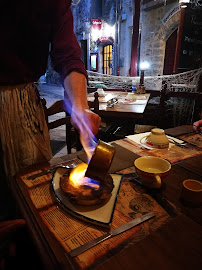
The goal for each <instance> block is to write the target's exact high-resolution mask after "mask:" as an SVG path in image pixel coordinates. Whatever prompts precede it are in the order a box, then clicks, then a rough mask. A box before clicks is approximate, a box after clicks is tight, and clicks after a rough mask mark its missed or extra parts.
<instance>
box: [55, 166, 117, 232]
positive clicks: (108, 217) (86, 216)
mask: <svg viewBox="0 0 202 270" xmlns="http://www.w3.org/2000/svg"><path fill="white" fill-rule="evenodd" d="M68 170H69V169H67V168H65V167H57V168H56V169H55V171H54V173H53V178H52V187H53V192H54V195H55V197H56V199H57V201H58V202H59V204H60V205H61V206H62V207H63V208H64V209H65V210H66V211H68V212H69V213H70V214H72V215H74V216H76V217H78V218H80V219H82V220H85V221H89V222H91V223H94V224H97V225H101V226H105V227H108V226H110V224H111V223H112V219H113V214H114V210H115V206H116V200H117V196H118V192H119V189H120V184H121V175H117V174H111V177H112V179H113V182H114V189H113V191H112V194H111V196H110V198H109V199H106V201H104V202H102V203H101V204H97V205H90V206H86V205H85V206H84V205H76V204H73V203H72V202H71V201H70V200H69V199H68V197H67V196H66V195H65V194H64V192H63V191H62V189H61V188H60V177H61V176H63V175H64V174H66V173H67V172H68Z"/></svg>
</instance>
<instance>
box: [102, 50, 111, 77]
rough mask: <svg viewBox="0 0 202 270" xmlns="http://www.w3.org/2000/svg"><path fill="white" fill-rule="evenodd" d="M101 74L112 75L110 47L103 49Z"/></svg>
mask: <svg viewBox="0 0 202 270" xmlns="http://www.w3.org/2000/svg"><path fill="white" fill-rule="evenodd" d="M103 49H104V50H103V54H104V55H103V62H104V63H103V73H104V74H108V75H112V45H107V46H104V48H103Z"/></svg>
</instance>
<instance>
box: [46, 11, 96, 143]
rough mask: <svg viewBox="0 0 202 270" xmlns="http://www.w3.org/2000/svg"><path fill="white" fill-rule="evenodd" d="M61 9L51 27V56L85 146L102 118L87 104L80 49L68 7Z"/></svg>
mask: <svg viewBox="0 0 202 270" xmlns="http://www.w3.org/2000/svg"><path fill="white" fill-rule="evenodd" d="M64 10H65V12H64ZM62 11H63V13H64V14H63V15H61V16H60V20H58V22H57V24H55V26H54V31H53V38H52V43H51V44H52V49H51V58H52V61H53V64H54V67H55V70H56V71H57V72H59V74H60V75H61V79H62V81H63V84H64V88H65V91H66V93H67V95H68V97H69V99H70V104H69V105H70V106H69V113H70V114H71V119H72V122H73V125H74V126H76V127H77V128H78V130H79V132H80V138H81V143H82V145H83V147H84V148H85V145H86V144H87V146H89V145H90V140H91V138H93V134H97V132H98V129H99V126H100V123H101V119H100V117H99V116H98V115H97V114H95V113H93V112H92V111H90V110H89V107H88V103H87V84H86V80H87V72H86V69H85V66H84V63H83V61H82V59H81V56H82V52H81V48H80V46H79V44H78V41H77V38H76V36H75V33H74V31H73V17H72V12H71V8H70V7H68V8H67V7H66V6H65V7H64V9H62ZM61 14H62V12H61Z"/></svg>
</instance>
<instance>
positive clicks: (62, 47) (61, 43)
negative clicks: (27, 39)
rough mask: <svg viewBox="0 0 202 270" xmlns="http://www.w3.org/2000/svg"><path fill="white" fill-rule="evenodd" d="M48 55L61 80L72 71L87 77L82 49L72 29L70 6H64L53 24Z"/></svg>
mask: <svg viewBox="0 0 202 270" xmlns="http://www.w3.org/2000/svg"><path fill="white" fill-rule="evenodd" d="M64 11H65V12H64ZM50 55H51V59H52V63H53V66H54V69H55V70H56V71H57V72H58V73H59V74H60V75H61V79H62V81H63V80H64V79H65V77H66V76H67V75H68V74H69V73H70V72H72V71H77V72H80V73H83V74H84V75H85V76H86V78H87V72H86V69H85V66H84V63H83V61H82V50H81V47H80V45H79V43H78V41H77V38H76V35H75V33H74V31H73V16H72V11H71V7H67V6H66V7H64V9H63V14H62V12H61V13H60V18H59V19H58V23H57V24H56V25H54V29H53V37H52V43H51V53H50Z"/></svg>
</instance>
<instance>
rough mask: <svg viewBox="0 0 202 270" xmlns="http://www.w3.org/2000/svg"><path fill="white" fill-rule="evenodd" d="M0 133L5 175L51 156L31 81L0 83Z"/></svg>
mask: <svg viewBox="0 0 202 270" xmlns="http://www.w3.org/2000/svg"><path fill="white" fill-rule="evenodd" d="M0 137H1V142H2V149H3V160H4V166H5V171H6V174H7V175H12V176H13V175H15V174H16V173H17V172H18V171H19V170H20V169H22V168H24V167H26V166H29V165H32V164H34V163H38V162H42V161H47V160H50V159H51V158H52V152H51V147H50V136H49V132H48V128H47V124H46V121H45V117H44V111H43V107H42V104H41V102H40V97H39V93H38V90H37V89H36V86H35V84H34V83H28V84H22V85H16V86H3V87H2V86H0Z"/></svg>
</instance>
